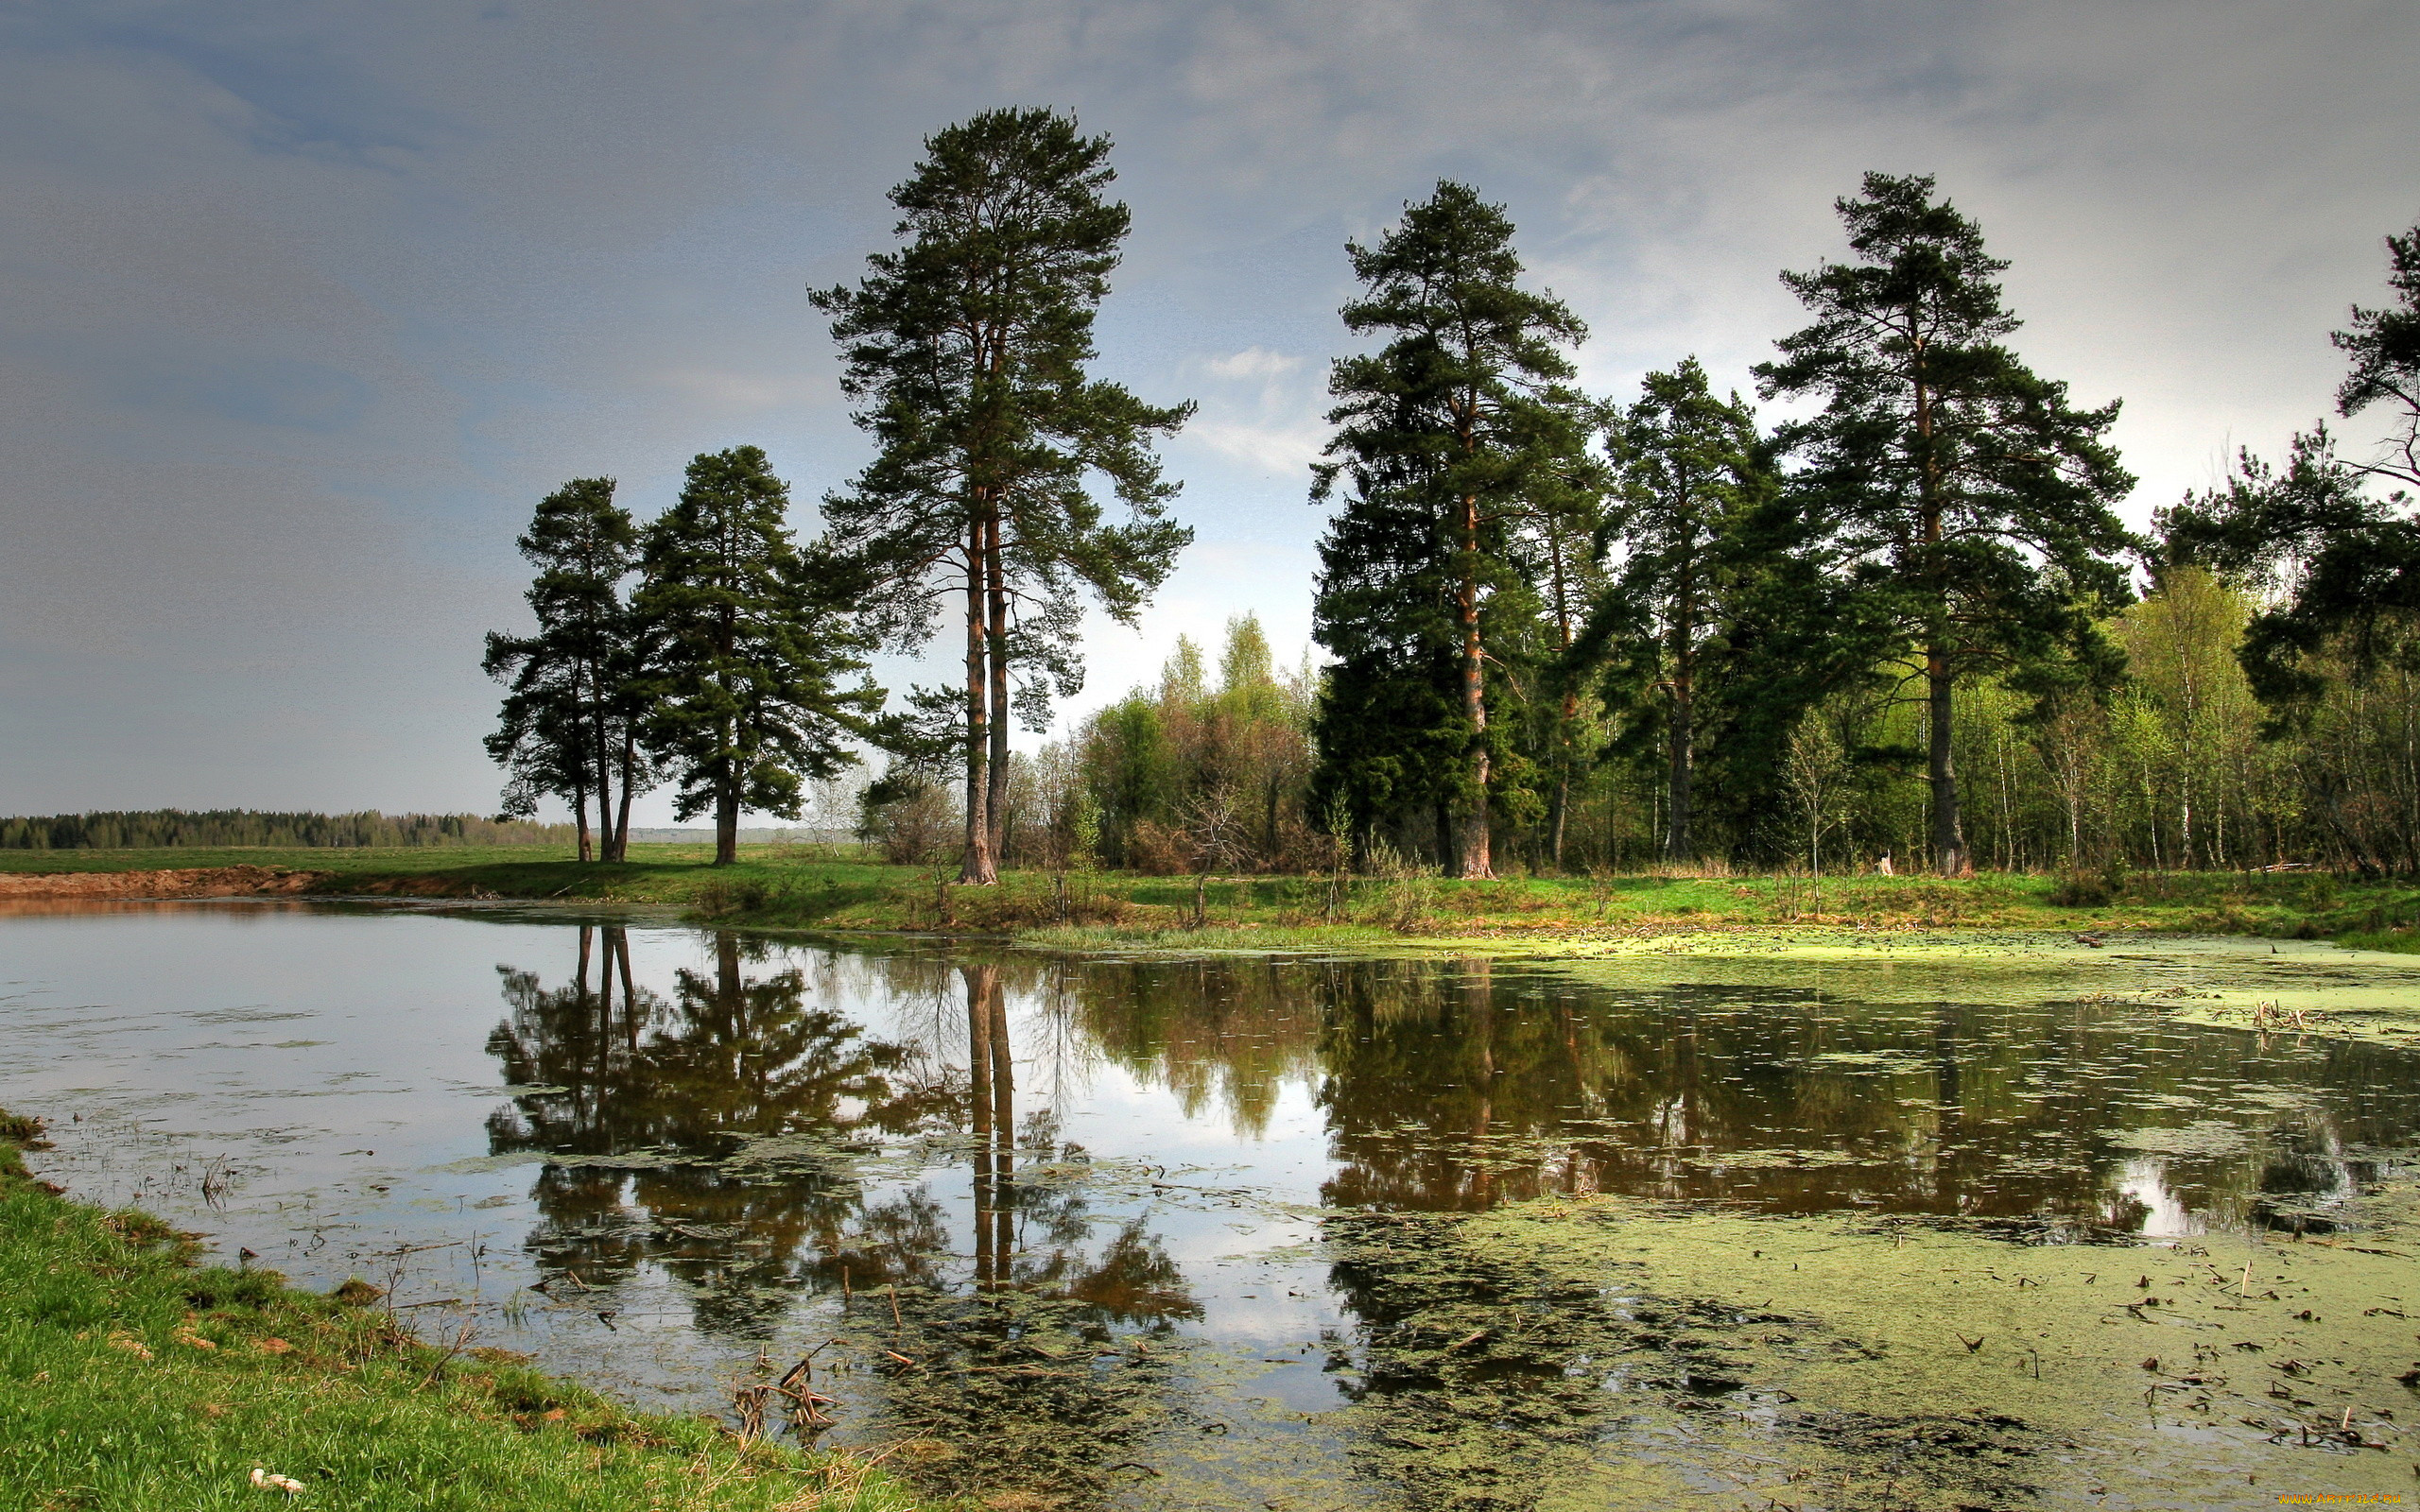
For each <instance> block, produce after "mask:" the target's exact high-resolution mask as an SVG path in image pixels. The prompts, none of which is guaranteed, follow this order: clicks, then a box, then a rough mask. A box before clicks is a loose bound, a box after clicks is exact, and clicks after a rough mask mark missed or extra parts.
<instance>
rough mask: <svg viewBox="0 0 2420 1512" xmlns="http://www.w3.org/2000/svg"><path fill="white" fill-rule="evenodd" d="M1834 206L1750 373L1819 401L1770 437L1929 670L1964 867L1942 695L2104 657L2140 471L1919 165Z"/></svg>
mask: <svg viewBox="0 0 2420 1512" xmlns="http://www.w3.org/2000/svg"><path fill="white" fill-rule="evenodd" d="M1839 209H1840V213H1841V219H1842V220H1843V221H1844V222H1845V223H1846V224H1847V227H1848V232H1849V247H1850V249H1851V250H1852V251H1853V252H1855V253H1856V254H1857V257H1858V261H1857V262H1854V263H1831V264H1826V265H1824V266H1821V267H1819V268H1817V269H1815V270H1814V271H1812V272H1807V273H1784V274H1783V275H1782V282H1783V283H1785V284H1786V285H1787V286H1788V287H1789V289H1790V291H1791V292H1792V293H1794V294H1796V295H1797V296H1798V298H1799V300H1800V301H1801V302H1802V303H1804V304H1805V305H1806V308H1807V309H1808V311H1809V312H1810V313H1811V314H1812V315H1813V316H1814V320H1813V322H1812V323H1811V324H1809V325H1807V326H1806V327H1805V328H1803V329H1801V330H1799V331H1797V332H1795V333H1793V334H1792V335H1788V336H1785V337H1783V338H1782V339H1781V341H1780V342H1779V347H1780V349H1781V357H1780V359H1779V360H1778V361H1774V362H1769V363H1762V364H1759V365H1758V366H1757V367H1756V369H1755V373H1756V377H1757V381H1758V390H1759V392H1760V393H1762V394H1763V396H1764V397H1766V398H1768V399H1772V398H1801V397H1812V398H1817V399H1820V400H1822V401H1823V404H1824V408H1823V409H1822V411H1821V412H1820V413H1818V414H1816V415H1813V416H1811V417H1808V418H1806V419H1804V420H1800V421H1792V422H1790V423H1789V424H1786V425H1784V426H1783V427H1782V428H1781V430H1780V432H1779V433H1778V441H1779V443H1780V446H1781V449H1782V450H1783V451H1784V452H1785V453H1786V454H1788V455H1791V456H1793V457H1794V458H1795V459H1796V463H1797V466H1796V470H1795V471H1794V472H1793V473H1792V476H1791V480H1790V482H1791V487H1792V488H1793V489H1794V490H1797V491H1798V492H1799V493H1800V495H1801V497H1802V499H1803V501H1804V503H1803V505H1802V507H1803V508H1804V509H1805V510H1806V513H1807V514H1808V515H1809V516H1811V517H1812V518H1814V519H1816V520H1819V521H1820V522H1822V526H1823V531H1824V547H1825V550H1826V551H1827V553H1828V554H1829V556H1830V557H1831V558H1832V560H1833V562H1834V563H1835V564H1836V566H1837V569H1838V570H1839V571H1841V572H1842V573H1844V574H1846V575H1847V576H1848V577H1849V578H1850V580H1851V581H1852V582H1853V583H1854V584H1855V586H1856V588H1857V589H1858V593H1857V594H1856V597H1855V599H1854V600H1853V603H1854V606H1855V608H1856V609H1857V610H1858V612H1859V613H1860V614H1861V615H1863V616H1864V617H1865V618H1866V619H1867V621H1868V624H1869V627H1887V628H1888V629H1889V630H1890V631H1891V632H1892V633H1893V634H1894V635H1895V637H1896V638H1897V639H1898V641H1899V643H1900V644H1901V645H1902V646H1903V647H1904V648H1905V650H1906V654H1907V656H1908V658H1909V662H1908V674H1909V676H1910V678H1916V677H1921V678H1923V679H1925V681H1926V682H1927V701H1928V703H1929V705H1930V708H1931V713H1930V715H1929V718H1930V722H1931V725H1932V727H1933V728H1932V734H1931V737H1930V739H1931V744H1932V747H1933V748H1932V752H1931V761H1932V768H1933V776H1932V781H1933V786H1934V798H1933V801H1934V810H1935V814H1934V835H1933V843H1934V849H1935V851H1936V858H1935V859H1936V861H1937V863H1938V864H1939V865H1941V866H1943V867H1944V868H1946V869H1949V870H1952V871H1957V870H1962V869H1964V868H1965V867H1966V866H1967V857H1966V854H1965V842H1964V840H1963V838H1962V833H1961V831H1960V828H1959V817H1958V807H1957V789H1956V783H1955V779H1954V774H1953V772H1952V771H1951V769H1950V766H1949V750H1950V740H1951V731H1950V718H1951V693H1950V690H1951V688H1952V686H1953V684H1955V683H1956V682H1958V681H1959V680H1961V679H1968V678H1971V677H1973V676H1975V675H1977V674H1979V673H1981V672H1983V671H1986V670H1989V669H1994V668H2002V667H2007V666H2010V665H2013V664H2017V663H2021V662H2027V661H2033V660H2040V659H2045V658H2049V657H2052V656H2055V655H2057V654H2058V653H2059V651H2060V648H2061V646H2062V645H2063V644H2064V645H2066V646H2069V647H2072V648H2073V649H2074V650H2075V652H2076V654H2078V655H2080V656H2083V657H2085V658H2087V659H2089V658H2091V657H2093V656H2095V655H2097V654H2098V652H2097V650H2095V649H2094V648H2092V647H2091V646H2090V645H2089V644H2088V643H2090V642H2092V641H2094V640H2095V639H2096V632H2095V630H2094V618H2093V610H2094V609H2095V608H2096V606H2099V607H2110V606H2115V605H2117V604H2119V603H2122V602H2124V601H2125V599H2126V598H2127V597H2128V596H2129V590H2128V582H2127V577H2126V574H2125V572H2124V569H2123V568H2122V567H2121V566H2120V565H2119V562H2118V558H2119V556H2120V554H2122V553H2125V552H2128V551H2130V550H2133V549H2135V546H2136V542H2135V539H2134V538H2133V536H2132V535H2131V534H2130V533H2129V532H2128V531H2127V530H2126V528H2125V526H2124V525H2123V524H2121V523H2120V522H2119V521H2118V517H2117V515H2116V514H2115V513H2114V512H2113V506H2115V505H2116V504H2117V503H2118V501H2119V500H2121V499H2122V498H2124V497H2125V495H2126V493H2127V492H2128V491H2129V490H2131V489H2132V488H2133V487H2134V481H2135V480H2134V478H2133V477H2132V476H2131V475H2130V474H2128V473H2127V472H2125V470H2124V469H2123V468H2121V467H2120V466H2119V465H2118V454H2117V453H2116V452H2115V451H2114V450H2113V449H2112V448H2111V447H2110V446H2109V445H2108V444H2107V442H2106V441H2105V440H2104V439H2103V438H2104V436H2105V435H2106V433H2107V431H2108V429H2109V427H2110V426H2111V425H2112V424H2113V423H2115V421H2117V418H2118V405H2117V404H2116V403H2115V402H2112V403H2111V404H2106V405H2103V406H2102V407H2100V408H2099V409H2090V410H2079V409H2076V408H2073V407H2071V406H2070V405H2069V404H2068V403H2067V392H2066V385H2065V384H2061V383H2056V382H2052V381H2050V380H2048V379H2044V378H2042V377H2040V376H2038V375H2037V374H2035V373H2034V372H2033V371H2032V369H2030V368H2028V367H2026V366H2025V364H2024V363H2023V362H2021V361H2019V360H2018V358H2017V357H2016V355H2015V354H2014V352H2011V351H2010V350H2009V349H2008V347H2007V346H2005V345H2004V344H2003V339H2004V338H2005V337H2007V336H2008V335H2011V334H2013V333H2014V331H2015V330H2016V329H2017V325H2018V321H2017V318H2016V317H2015V316H2014V315H2013V314H2011V313H2010V312H2009V311H2008V310H2007V308H2006V307H2005V306H2004V305H2003V304H2002V302H2001V299H2000V289H1999V284H1998V283H1997V282H1996V279H1997V275H1998V274H1999V273H2001V272H2002V271H2004V270H2005V269H2006V268H2007V266H2008V265H2007V264H2006V263H2004V262H2002V261H2001V260H1999V259H1997V258H1995V257H1993V256H1991V255H1990V254H1989V253H1987V252H1986V251H1985V250H1984V249H1983V237H1982V232H1981V231H1980V230H1979V228H1978V227H1977V226H1976V224H1975V223H1974V222H1973V221H1972V220H1969V219H1968V218H1966V216H1964V215H1961V214H1960V213H1959V212H1958V211H1957V210H1956V209H1955V208H1953V207H1952V206H1951V205H1950V204H1949V203H1948V202H1947V201H1946V200H1936V199H1935V198H1933V180H1932V179H1931V178H1929V177H1911V178H1893V177H1891V176H1890V175H1887V174H1879V173H1870V174H1867V175H1866V176H1865V181H1864V186H1863V192H1862V194H1861V195H1860V196H1859V197H1858V198H1853V199H1842V200H1841V201H1840V202H1839Z"/></svg>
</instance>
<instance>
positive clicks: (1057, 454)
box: [815, 110, 1192, 884]
mask: <svg viewBox="0 0 2420 1512" xmlns="http://www.w3.org/2000/svg"><path fill="white" fill-rule="evenodd" d="M1109 150H1110V142H1109V139H1108V138H1107V137H1106V136H1094V137H1087V136H1084V135H1081V134H1080V132H1079V131H1078V129H1077V127H1076V123H1075V122H1074V121H1073V120H1071V119H1069V118H1067V117H1065V116H1063V115H1060V114H1057V113H1055V112H1050V111H1046V110H999V111H991V112H985V113H984V114H981V115H978V116H976V117H975V118H974V119H972V120H969V121H967V122H965V123H963V124H962V125H959V126H954V127H951V128H950V129H947V130H945V131H942V132H941V133H939V134H938V135H936V136H934V137H932V138H931V139H929V140H928V141H927V142H926V143H925V161H924V162H923V163H919V164H918V165H917V168H916V172H915V175H914V176H913V177H912V178H910V179H909V180H908V181H907V182H906V183H903V184H901V185H900V186H899V187H898V188H896V189H894V190H892V191H891V195H890V198H891V202H892V203H893V204H894V205H896V206H898V207H899V210H900V212H901V219H900V221H899V224H898V228H897V234H898V235H899V236H900V237H901V239H902V240H903V242H904V244H905V245H903V246H902V247H901V248H899V249H897V250H895V251H888V252H878V253H875V254H873V256H871V257H869V258H868V259H867V264H868V266H869V268H870V271H869V272H868V274H867V276H866V277H865V279H864V280H863V281H861V282H860V283H858V285H857V286H856V288H854V289H851V288H847V287H837V288H831V289H826V290H821V291H819V292H818V293H817V294H816V295H815V301H816V305H817V307H818V308H819V309H821V310H823V311H825V312H826V313H828V314H830V315H831V316H832V317H833V323H832V334H833V336H834V338H835V339H836V340H838V341H839V342H840V343H841V345H842V347H843V349H844V351H845V354H846V364H847V366H846V371H845V376H844V377H843V378H842V380H841V387H842V388H843V390H844V391H845V392H846V393H847V394H848V395H849V397H850V398H851V399H853V400H856V401H858V402H860V404H861V406H862V407H860V408H859V410H858V411H857V414H856V421H857V423H858V425H859V426H860V427H862V428H864V429H865V430H868V431H870V432H872V433H873V436H874V438H876V440H877V441H879V442H880V443H881V447H882V450H881V454H880V455H878V456H877V457H876V458H875V459H874V461H873V463H872V464H871V465H870V466H868V467H867V468H866V470H865V471H864V472H862V473H861V474H859V475H858V477H857V479H856V483H855V484H854V486H853V487H852V488H851V489H850V490H848V491H847V492H845V493H840V494H836V495H834V496H833V497H832V498H830V499H829V500H827V501H826V504H825V522H826V524H827V526H828V527H829V529H830V532H831V539H832V541H834V542H835V544H836V546H837V547H838V549H839V550H841V551H842V552H844V553H845V554H846V555H847V556H848V557H849V558H851V559H852V560H853V561H854V562H855V563H856V565H857V566H858V568H859V569H860V570H862V571H863V572H864V573H865V574H866V576H867V577H868V578H869V580H870V582H871V583H872V584H873V592H872V593H870V595H869V600H868V602H867V605H866V609H867V611H868V613H869V615H870V617H871V623H872V624H873V626H874V627H876V628H877V629H878V630H879V631H880V632H881V633H882V634H883V636H884V637H885V638H886V639H887V640H888V641H890V643H892V644H897V645H900V646H901V647H903V648H912V647H914V646H916V645H920V644H924V642H925V640H927V639H928V638H929V636H930V634H931V632H932V629H933V627H934V618H935V615H936V613H937V611H938V609H939V600H940V599H941V598H942V596H943V595H945V594H948V593H962V594H963V597H964V602H965V627H966V654H965V695H964V700H963V709H964V716H963V723H962V728H961V730H960V734H961V736H962V748H963V751H964V758H965V782H966V814H965V822H966V845H965V851H964V855H963V860H962V862H961V865H960V872H959V874H960V877H961V879H962V880H963V881H966V882H970V883H978V884H988V883H991V882H993V881H994V880H995V879H996V875H997V872H996V865H997V857H998V851H999V848H1000V844H1001V840H1002V838H1003V836H1002V831H1001V826H1002V824H1003V823H1004V822H1005V817H1006V801H1005V800H1006V795H1007V783H1008V777H1009V765H1008V743H1009V725H1008V721H1009V717H1010V713H1011V708H1012V707H1013V708H1014V709H1015V711H1016V712H1017V713H1020V714H1021V715H1022V716H1024V717H1025V718H1026V720H1027V721H1028V722H1029V724H1034V725H1036V726H1037V727H1039V726H1041V725H1043V724H1046V720H1047V696H1048V694H1049V693H1050V692H1051V691H1053V690H1055V691H1056V692H1057V693H1058V694H1059V695H1060V696H1070V695H1072V694H1073V693H1074V692H1075V691H1076V690H1077V689H1078V688H1079V687H1080V686H1081V679H1082V663H1081V662H1080V660H1079V659H1078V657H1077V654H1076V651H1075V637H1074V632H1075V627H1076V621H1077V618H1078V613H1079V610H1080V602H1079V594H1080V593H1083V592H1085V591H1089V593H1090V594H1091V596H1092V597H1093V599H1094V601H1095V602H1096V603H1098V605H1099V606H1100V607H1101V608H1102V609H1103V610H1106V611H1107V612H1108V614H1109V615H1110V617H1111V618H1113V619H1115V620H1117V621H1119V622H1120V623H1122V624H1132V622H1133V618H1134V615H1135V613H1136V611H1137V610H1139V609H1140V608H1141V607H1142V605H1143V604H1144V603H1145V602H1147V601H1148V599H1149V598H1150V594H1151V593H1152V592H1153V590H1155V589H1156V588H1157V587H1158V586H1159V584H1160V582H1161V581H1162V580H1163V579H1164V578H1166V576H1167V574H1168V571H1169V569H1170V568H1171V566H1172V565H1173V564H1174V561H1175V558H1176V554H1177V553H1178V552H1179V551H1181V550H1182V549H1183V548H1184V545H1185V543H1186V542H1187V541H1190V540H1191V539H1192V532H1191V531H1189V530H1187V529H1185V528H1184V527H1183V526H1181V525H1179V524H1175V523H1174V522H1172V521H1170V520H1169V519H1168V518H1167V505H1168V502H1169V500H1170V499H1172V498H1173V497H1174V496H1175V494H1176V491H1177V485H1175V484H1173V483H1169V482H1167V481H1165V480H1163V478H1162V477H1161V475H1160V464H1159V461H1158V458H1157V457H1156V456H1155V455H1153V452H1152V446H1153V442H1154V439H1155V438H1158V437H1161V436H1167V435H1172V434H1174V433H1175V431H1176V430H1177V429H1178V427H1179V426H1181V425H1182V424H1183V423H1184V421H1185V419H1186V417H1188V416H1189V415H1190V414H1191V413H1192V405H1190V404H1179V405H1175V406H1171V407H1167V408H1161V407H1155V406H1153V405H1150V404H1144V403H1143V402H1142V401H1141V400H1139V399H1137V398H1136V397H1134V395H1132V394H1131V393H1129V392H1128V391H1127V390H1126V389H1125V388H1123V387H1119V386H1118V385H1116V384H1112V383H1105V382H1101V381H1099V380H1098V379H1094V378H1092V377H1090V376H1089V375H1088V374H1087V372H1086V368H1087V365H1088V364H1090V363H1091V362H1092V361H1093V360H1094V357H1095V355H1096V352H1095V348H1094V344H1093V317H1094V312H1095V310H1096V309H1097V307H1098V305H1099V303H1100V301H1101V300H1102V298H1103V297H1104V296H1105V295H1106V294H1107V293H1108V290H1109V274H1110V272H1111V270H1112V269H1114V268H1115V266H1117V261H1118V250H1117V249H1118V244H1119V243H1120V242H1121V241H1123V240H1124V239H1125V236H1126V232H1127V227H1128V223H1129V218H1130V217H1129V215H1128V213H1127V210H1126V207H1125V206H1124V205H1122V204H1119V203H1116V202H1115V201H1112V200H1108V199H1105V198H1103V197H1102V196H1103V191H1104V190H1105V189H1107V187H1108V186H1109V183H1110V182H1111V180H1112V179H1113V177H1114V175H1113V174H1112V173H1111V170H1110V168H1109V163H1108V159H1109ZM1095 478H1099V479H1102V480H1105V481H1106V482H1107V484H1108V486H1109V489H1110V491H1111V492H1113V493H1114V494H1115V497H1116V498H1117V499H1118V501H1119V502H1120V503H1122V504H1123V505H1124V506H1125V507H1126V510H1127V515H1128V518H1127V520H1126V521H1125V523H1123V524H1110V523H1107V522H1105V520H1104V518H1103V509H1102V507H1101V504H1100V501H1098V499H1096V498H1095V497H1094V495H1093V493H1092V491H1091V489H1090V487H1089V485H1090V483H1091V482H1092V480H1093V479H1095ZM1016 675H1022V676H1023V679H1024V681H1023V685H1022V686H1021V687H1020V688H1018V689H1017V690H1016V691H1015V692H1014V693H1013V694H1012V693H1011V679H1012V676H1016Z"/></svg>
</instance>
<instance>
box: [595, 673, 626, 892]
mask: <svg viewBox="0 0 2420 1512" xmlns="http://www.w3.org/2000/svg"><path fill="white" fill-rule="evenodd" d="M590 713H591V714H592V716H593V719H592V722H593V723H594V724H595V725H596V840H597V851H598V854H599V856H600V858H601V859H603V860H606V861H618V860H620V859H621V858H620V857H619V856H616V855H615V854H614V747H613V738H614V737H613V735H612V733H611V732H610V731H609V730H607V729H606V725H605V701H604V699H603V698H602V697H601V696H600V697H599V698H598V699H597V700H596V706H595V707H594V708H593V709H592V710H591V711H590Z"/></svg>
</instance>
